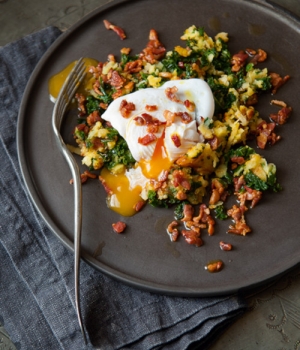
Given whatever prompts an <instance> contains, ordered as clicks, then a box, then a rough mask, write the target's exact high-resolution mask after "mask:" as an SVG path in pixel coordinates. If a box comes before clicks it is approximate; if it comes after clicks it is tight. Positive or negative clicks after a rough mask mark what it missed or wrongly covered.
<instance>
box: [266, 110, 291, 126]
mask: <svg viewBox="0 0 300 350" xmlns="http://www.w3.org/2000/svg"><path fill="white" fill-rule="evenodd" d="M291 113H292V108H291V107H283V108H281V110H280V111H279V112H278V113H277V114H270V118H271V119H272V120H273V121H274V122H275V123H276V124H279V125H283V124H285V123H286V122H287V120H288V118H289V116H290V114H291Z"/></svg>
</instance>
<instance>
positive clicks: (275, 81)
mask: <svg viewBox="0 0 300 350" xmlns="http://www.w3.org/2000/svg"><path fill="white" fill-rule="evenodd" d="M269 75H270V77H271V85H272V87H273V90H272V94H273V95H275V94H276V92H277V90H278V89H279V88H280V87H281V86H282V85H283V84H285V83H286V82H287V81H288V80H289V79H290V76H289V75H286V76H284V77H283V78H282V77H281V76H280V75H279V74H278V73H270V74H269Z"/></svg>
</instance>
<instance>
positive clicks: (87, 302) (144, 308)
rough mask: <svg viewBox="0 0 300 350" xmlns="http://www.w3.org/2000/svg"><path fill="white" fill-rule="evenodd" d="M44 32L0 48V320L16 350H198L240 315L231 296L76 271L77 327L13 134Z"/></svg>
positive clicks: (63, 260) (68, 259)
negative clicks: (139, 286) (170, 292)
mask: <svg viewBox="0 0 300 350" xmlns="http://www.w3.org/2000/svg"><path fill="white" fill-rule="evenodd" d="M60 34H61V33H60V31H59V30H58V29H57V28H54V27H49V28H46V29H44V30H41V31H40V32H37V33H34V34H31V35H29V36H27V37H25V38H23V39H21V40H19V41H17V42H15V43H11V44H8V45H6V46H4V47H2V48H0V152H1V166H0V215H1V220H0V283H1V288H0V322H3V323H4V327H5V329H6V330H7V332H8V333H9V334H10V336H11V338H12V341H13V342H14V344H15V345H16V347H17V348H18V349H30V350H33V349H46V350H48V349H50V350H51V349H55V350H58V349H67V350H69V349H72V350H73V349H75V350H76V349H105V350H106V349H138V350H143V349H174V350H176V349H178V350H179V349H180V350H183V349H187V348H191V347H193V348H194V347H195V348H200V349H205V348H207V346H208V345H207V344H208V342H209V341H211V339H212V338H214V337H216V336H217V335H218V334H219V332H220V331H221V330H222V329H223V328H224V326H225V325H226V324H228V323H230V322H232V321H233V320H234V319H235V318H236V317H237V316H238V315H240V314H241V313H242V312H243V311H244V310H245V307H246V304H245V302H244V301H243V300H241V299H239V298H238V297H237V296H227V297H215V298H178V297H167V296H162V295H156V294H152V293H148V292H145V291H140V290H136V289H133V288H131V287H129V286H127V285H124V284H122V283H119V282H117V281H115V280H113V279H111V278H108V277H107V276H105V275H104V274H102V273H100V272H98V271H96V270H95V269H93V268H92V267H91V266H89V265H88V264H86V263H85V262H82V264H81V277H80V279H81V286H80V290H81V304H82V312H83V318H84V323H85V325H86V329H87V332H88V338H89V344H88V345H87V346H85V345H84V342H83V339H82V336H81V333H80V329H79V326H78V322H77V317H76V312H75V306H74V289H73V254H72V252H70V251H68V250H67V249H66V248H65V247H64V246H63V245H62V244H61V243H60V241H59V240H58V238H57V237H56V236H55V235H54V234H53V233H52V232H50V230H49V229H48V227H47V226H46V224H45V223H44V222H43V220H42V219H41V218H40V217H39V215H38V213H37V211H36V210H35V208H34V206H33V204H32V203H31V200H30V198H29V195H28V194H27V192H26V189H25V186H24V183H23V180H22V177H21V174H20V169H19V165H18V159H17V148H16V126H17V117H18V109H19V105H20V102H21V98H22V94H23V91H24V89H25V86H26V83H27V81H28V79H29V76H30V74H31V72H32V71H33V69H34V67H35V65H36V64H37V62H38V61H39V59H40V58H41V57H42V55H43V54H44V53H45V51H46V50H47V49H48V47H49V46H50V45H51V44H52V43H53V42H54V41H55V39H56V38H57V37H58V36H59V35H60Z"/></svg>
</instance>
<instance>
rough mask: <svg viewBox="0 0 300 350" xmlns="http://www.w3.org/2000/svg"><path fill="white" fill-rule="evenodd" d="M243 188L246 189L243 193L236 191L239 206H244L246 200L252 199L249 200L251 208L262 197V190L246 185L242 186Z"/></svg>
mask: <svg viewBox="0 0 300 350" xmlns="http://www.w3.org/2000/svg"><path fill="white" fill-rule="evenodd" d="M244 189H245V190H246V191H245V192H243V193H236V195H237V197H238V201H239V202H240V206H241V207H243V206H245V203H246V201H252V202H251V208H254V207H255V206H256V204H257V203H258V202H259V201H260V199H261V197H262V192H261V191H258V190H255V189H253V188H250V187H248V186H244Z"/></svg>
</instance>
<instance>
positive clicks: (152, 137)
mask: <svg viewBox="0 0 300 350" xmlns="http://www.w3.org/2000/svg"><path fill="white" fill-rule="evenodd" d="M156 139H157V137H156V136H155V134H151V133H150V134H147V135H145V136H143V137H139V138H138V143H140V144H141V145H143V146H147V145H149V143H152V142H153V141H155V140H156Z"/></svg>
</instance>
